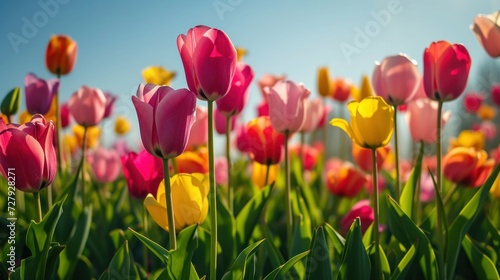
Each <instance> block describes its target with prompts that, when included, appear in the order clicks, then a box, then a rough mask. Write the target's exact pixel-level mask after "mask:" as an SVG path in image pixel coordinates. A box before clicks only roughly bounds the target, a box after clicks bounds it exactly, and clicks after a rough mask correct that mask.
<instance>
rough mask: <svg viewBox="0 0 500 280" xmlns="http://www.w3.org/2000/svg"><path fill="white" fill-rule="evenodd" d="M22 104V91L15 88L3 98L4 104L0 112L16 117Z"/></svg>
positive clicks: (0, 107) (0, 106)
mask: <svg viewBox="0 0 500 280" xmlns="http://www.w3.org/2000/svg"><path fill="white" fill-rule="evenodd" d="M20 104H21V89H20V88H19V87H15V88H13V89H12V90H11V91H9V93H7V95H6V96H5V97H4V98H3V100H2V104H1V105H0V109H1V110H0V111H1V112H2V114H4V115H6V116H12V115H15V114H16V113H17V110H18V109H19V105H20Z"/></svg>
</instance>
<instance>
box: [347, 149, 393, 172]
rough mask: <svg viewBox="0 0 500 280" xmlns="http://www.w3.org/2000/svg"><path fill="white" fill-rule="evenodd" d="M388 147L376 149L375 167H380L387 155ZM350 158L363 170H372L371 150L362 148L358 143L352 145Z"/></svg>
mask: <svg viewBox="0 0 500 280" xmlns="http://www.w3.org/2000/svg"><path fill="white" fill-rule="evenodd" d="M389 151H390V148H389V147H388V146H384V147H380V148H378V149H377V169H380V168H381V167H382V165H383V164H384V161H385V159H386V158H387V156H388V155H389ZM352 158H353V160H354V162H355V163H356V164H357V165H358V166H359V168H361V169H362V170H363V171H365V172H372V168H373V167H372V165H373V161H372V151H371V150H370V149H367V148H363V147H361V146H359V145H352Z"/></svg>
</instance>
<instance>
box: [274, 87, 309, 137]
mask: <svg viewBox="0 0 500 280" xmlns="http://www.w3.org/2000/svg"><path fill="white" fill-rule="evenodd" d="M265 91H266V93H267V102H268V104H269V115H270V118H271V123H272V125H273V127H274V129H275V130H276V131H278V132H280V133H293V132H297V131H299V130H300V129H301V128H302V126H303V124H304V121H305V115H306V113H307V112H306V107H305V99H306V98H307V97H308V96H309V94H310V93H311V92H310V91H309V90H308V89H306V88H305V87H304V86H303V85H302V84H296V83H294V82H292V81H284V82H282V81H279V82H277V83H276V84H275V85H274V86H273V87H267V88H266V89H265Z"/></svg>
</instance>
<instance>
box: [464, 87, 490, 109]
mask: <svg viewBox="0 0 500 280" xmlns="http://www.w3.org/2000/svg"><path fill="white" fill-rule="evenodd" d="M484 99H485V98H484V96H483V95H482V94H480V93H476V92H469V93H467V94H466V95H465V96H464V99H463V104H464V108H465V110H466V111H467V112H469V113H471V114H472V113H476V112H477V111H478V110H479V107H481V104H482V103H483V101H484Z"/></svg>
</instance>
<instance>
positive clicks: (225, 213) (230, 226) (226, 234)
mask: <svg viewBox="0 0 500 280" xmlns="http://www.w3.org/2000/svg"><path fill="white" fill-rule="evenodd" d="M219 198H220V197H217V235H218V236H217V241H218V242H219V244H220V247H221V249H222V251H223V252H224V254H221V256H220V258H221V261H223V263H222V264H221V265H222V267H229V265H230V264H231V262H232V261H233V260H234V258H235V257H236V244H235V237H236V221H235V220H234V217H233V215H232V214H231V213H230V212H229V210H228V209H227V206H226V205H225V204H224V203H222V202H221V201H220V199H219Z"/></svg>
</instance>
